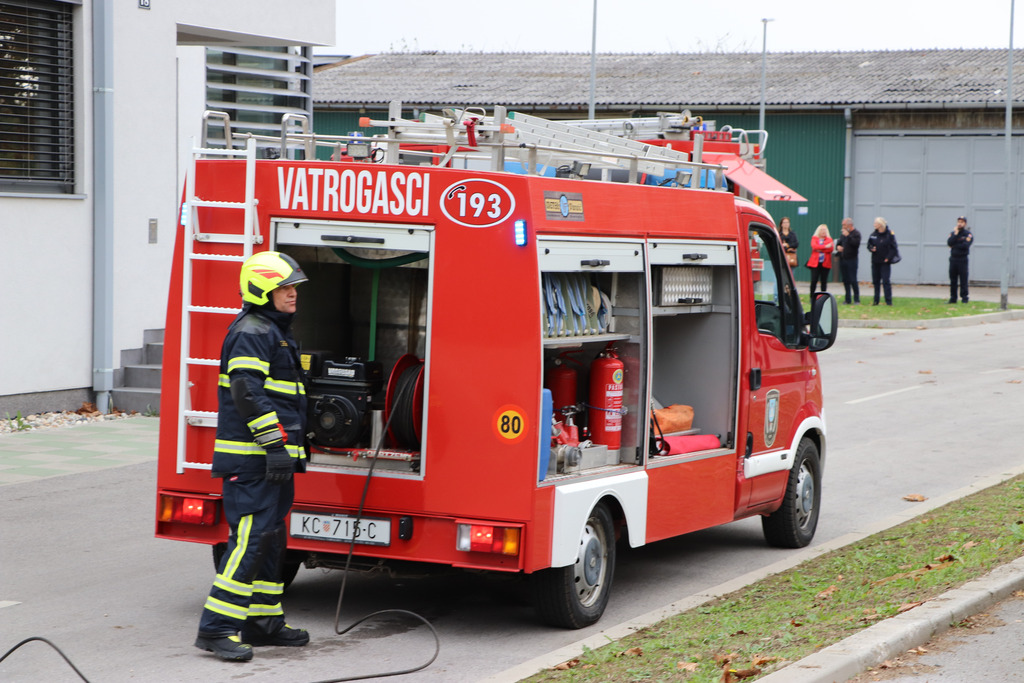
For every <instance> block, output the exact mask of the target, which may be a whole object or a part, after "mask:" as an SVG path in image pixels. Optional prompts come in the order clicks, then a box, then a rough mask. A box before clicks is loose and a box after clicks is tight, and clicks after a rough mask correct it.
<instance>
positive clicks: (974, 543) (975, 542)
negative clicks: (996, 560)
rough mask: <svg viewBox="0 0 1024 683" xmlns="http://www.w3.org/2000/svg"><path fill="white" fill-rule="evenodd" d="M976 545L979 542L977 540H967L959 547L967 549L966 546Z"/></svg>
mask: <svg viewBox="0 0 1024 683" xmlns="http://www.w3.org/2000/svg"><path fill="white" fill-rule="evenodd" d="M976 545H980V544H979V543H978V542H977V541H967V543H964V544H963V546H961V547H962V548H963V549H964V550H967V549H968V548H973V547H974V546H976Z"/></svg>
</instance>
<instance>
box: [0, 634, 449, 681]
mask: <svg viewBox="0 0 1024 683" xmlns="http://www.w3.org/2000/svg"><path fill="white" fill-rule="evenodd" d="M33 640H39V641H42V642H44V643H46V644H47V645H49V646H50V647H52V648H53V649H54V650H56V651H57V654H59V655H60V656H61V657H63V658H64V661H65V662H67V663H68V666H70V667H71V669H72V670H73V671H74V672H75V673H76V674H78V677H79V678H81V679H82V680H83V681H85V683H89V679H88V678H86V677H85V676H84V675H82V672H81V671H79V670H78V667H76V666H75V665H74V664H72V662H71V660H70V659H68V656H67V655H66V654H64V652H63V651H62V650H61V649H60V648H59V647H57V646H56V645H54V644H53V643H51V642H50V641H49V640H47V639H46V638H41V637H39V636H32V637H31V638H26V639H25V640H23V641H21V642H20V643H18V644H17V645H15V646H14V647H12V648H11V649H10V650H8V651H7V652H5V653H4V656H3V657H0V662H2V661H4V660H5V659H7V656H8V655H9V654H11V653H12V652H14V651H15V650H17V649H18V648H19V647H21V646H22V645H24V644H25V643H31V642H32V641H33ZM434 656H435V657H437V655H434ZM431 661H433V660H431Z"/></svg>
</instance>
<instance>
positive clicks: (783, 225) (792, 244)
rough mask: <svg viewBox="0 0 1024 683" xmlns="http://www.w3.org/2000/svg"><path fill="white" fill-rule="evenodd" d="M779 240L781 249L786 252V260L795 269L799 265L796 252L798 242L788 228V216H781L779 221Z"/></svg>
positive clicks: (794, 234)
mask: <svg viewBox="0 0 1024 683" xmlns="http://www.w3.org/2000/svg"><path fill="white" fill-rule="evenodd" d="M779 239H781V240H782V248H783V250H784V251H785V252H786V260H787V261H788V262H789V265H790V267H792V268H796V266H797V264H798V263H799V261H797V255H796V250H797V247H799V246H800V240H798V239H797V237H796V233H795V232H793V230H792V229H791V228H790V227H789V217H788V216H783V217H782V220H780V221H779Z"/></svg>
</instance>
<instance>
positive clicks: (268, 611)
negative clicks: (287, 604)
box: [248, 603, 284, 617]
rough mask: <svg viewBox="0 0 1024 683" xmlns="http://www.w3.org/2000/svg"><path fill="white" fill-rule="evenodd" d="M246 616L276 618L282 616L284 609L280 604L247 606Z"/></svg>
mask: <svg viewBox="0 0 1024 683" xmlns="http://www.w3.org/2000/svg"><path fill="white" fill-rule="evenodd" d="M248 616H250V617H277V616H281V617H283V616H284V608H283V607H281V603H277V604H276V605H249V612H248Z"/></svg>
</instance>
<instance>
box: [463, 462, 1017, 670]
mask: <svg viewBox="0 0 1024 683" xmlns="http://www.w3.org/2000/svg"><path fill="white" fill-rule="evenodd" d="M1021 474H1024V465H1020V466H1018V467H1014V468H1011V469H1009V470H1004V471H1002V472H995V473H993V474H989V475H986V476H983V477H980V478H978V479H977V480H976V481H974V482H973V483H971V484H968V485H967V486H965V487H963V488H961V489H958V490H956V491H952V492H950V493H947V494H946V495H943V496H936V497H935V498H931V499H929V500H927V501H924V502H923V503H921V504H919V505H914V506H913V507H910V508H907V510H905V511H904V512H901V513H898V514H895V515H892V516H890V517H888V518H886V519H884V520H881V521H878V522H875V523H873V524H869V525H866V526H865V527H863V528H861V529H858V530H856V531H851V532H850V533H847V534H844V535H842V536H838V537H836V538H833V539H831V540H829V541H826V542H824V543H822V544H821V545H816V546H812V547H810V548H805V549H804V550H800V551H795V552H793V553H790V554H787V556H786V557H785V558H784V559H782V560H779V561H778V562H775V563H773V564H770V565H768V566H766V567H762V568H760V569H756V570H754V571H752V572H748V573H746V574H743V575H741V576H738V577H736V578H735V579H732V580H730V581H726V582H725V583H721V584H718V585H717V586H713V587H711V588H709V589H708V590H706V591H701V592H700V593H695V594H693V595H691V596H688V597H686V598H684V599H683V600H678V601H676V602H673V603H671V604H668V605H665V606H664V607H659V608H658V609H655V610H652V611H650V612H647V613H646V614H641V615H639V616H637V617H634V618H633V619H630V620H629V621H624V622H622V623H620V624H616V625H614V626H609V627H608V628H606V629H603V630H602V631H600V632H598V633H595V634H593V635H590V636H588V637H586V638H583V639H582V640H578V641H576V642H574V643H569V644H568V645H565V646H563V647H560V648H558V649H556V650H552V651H551V652H547V653H545V654H543V655H540V656H539V657H534V658H533V659H530V660H528V661H525V662H522V663H521V664H518V665H516V666H514V667H511V668H509V669H506V670H504V671H501V672H499V673H496V674H494V675H492V676H490V677H488V678H485V679H482V683H516V682H517V681H521V680H523V679H524V678H528V677H530V676H532V675H534V674H536V673H539V672H541V671H543V670H544V669H550V668H551V667H554V666H555V665H557V664H561V663H562V662H565V661H568V660H570V659H573V658H574V657H579V656H580V655H581V654H583V653H584V652H585V651H586V650H592V649H596V648H599V647H604V646H605V645H607V644H609V643H611V642H614V641H616V640H620V639H622V638H625V637H626V636H629V635H632V634H633V633H634V632H635V631H637V630H639V629H641V628H644V627H646V626H650V625H652V624H656V623H658V622H659V621H663V620H664V619H667V618H669V617H671V616H674V615H676V614H680V613H682V612H686V611H688V610H691V609H693V608H695V607H699V606H700V605H702V604H704V603H705V602H708V601H709V600H712V599H714V598H717V597H719V596H722V595H726V594H728V593H731V592H733V591H736V590H739V589H741V588H745V587H746V586H749V585H750V584H752V583H755V582H756V581H759V580H761V579H763V578H765V577H767V576H771V575H772V574H778V573H779V572H783V571H786V570H789V569H792V568H793V567H796V566H797V565H799V564H801V563H802V562H805V561H807V560H810V559H813V558H815V557H817V556H819V555H824V554H825V553H827V552H831V551H832V550H837V549H839V548H843V547H845V546H847V545H850V544H851V543H855V542H856V541H859V540H861V539H864V538H867V537H868V536H871V535H873V534H877V533H879V532H881V531H885V530H886V529H890V528H892V527H894V526H897V525H899V524H902V523H903V522H906V521H908V520H911V519H914V518H916V517H920V516H921V515H923V514H926V513H928V512H930V511H932V510H934V509H936V508H939V507H942V506H943V505H946V504H947V503H951V502H953V501H954V500H959V499H960V498H964V497H966V496H969V495H971V494H973V493H977V492H978V491H983V490H985V489H987V488H990V487H992V486H995V485H996V484H1000V483H1002V482H1004V481H1006V480H1008V479H1012V478H1013V477H1016V476H1018V475H1021ZM1020 588H1024V558H1021V559H1019V560H1015V561H1014V562H1012V563H1010V564H1007V565H1003V566H1002V567H998V568H997V569H996V570H994V571H993V572H992V573H991V574H989V575H988V576H986V577H983V578H981V579H977V580H975V581H972V582H970V583H967V584H965V585H964V586H962V587H960V588H958V589H955V590H952V591H949V592H948V593H945V594H943V595H940V596H938V597H936V598H934V599H933V600H930V601H928V602H927V603H925V604H924V605H921V606H920V607H917V608H915V609H912V610H910V611H909V612H904V613H903V614H901V615H898V616H896V617H892V618H890V619H886V620H885V621H882V622H879V623H877V624H875V625H874V626H871V627H868V628H866V629H864V630H863V631H860V632H859V633H857V634H855V635H853V636H850V637H849V638H846V639H845V640H842V641H840V642H838V643H836V644H834V645H831V646H829V647H827V648H825V649H823V650H821V651H819V652H816V653H814V654H812V655H809V656H808V657H805V658H804V659H801V660H799V661H797V662H793V663H792V664H789V665H787V666H786V667H784V668H782V669H779V670H778V671H775V672H773V673H771V674H769V675H767V676H764V677H763V678H759V679H758V681H759V683H760V682H761V681H768V683H791V682H792V683H840V682H841V681H845V680H847V679H848V678H851V677H852V676H856V675H857V674H859V673H861V672H863V671H865V670H867V669H868V668H870V667H872V666H875V665H876V664H880V663H882V662H884V661H885V660H886V659H889V658H891V657H892V656H894V655H895V654H898V653H900V652H905V651H906V650H909V649H911V648H913V647H916V646H918V645H923V644H924V643H926V642H928V640H929V639H930V638H931V637H932V636H934V635H935V634H937V633H940V632H942V631H944V630H945V629H946V628H948V627H949V626H950V624H955V623H957V622H959V621H962V620H963V619H965V618H967V617H969V616H971V615H973V614H977V613H978V612H980V611H984V610H985V609H986V608H987V607H989V606H991V605H993V604H995V603H997V602H999V601H1000V600H1002V599H1003V598H1005V597H1006V596H1007V595H1009V594H1010V593H1012V592H1013V591H1014V590H1018V589H1020ZM926 608H928V609H926ZM939 608H943V609H942V610H941V611H940V609H939ZM958 615H959V616H958ZM919 617H920V618H919ZM922 619H923V620H924V623H923V624H922V623H919V622H920V621H921V620H922ZM890 624H892V625H890ZM825 653H828V654H827V655H826V654H825ZM848 672H852V673H848ZM842 676H845V677H842Z"/></svg>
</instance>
